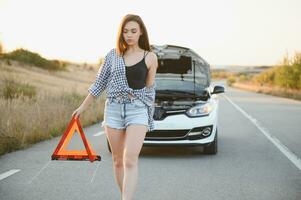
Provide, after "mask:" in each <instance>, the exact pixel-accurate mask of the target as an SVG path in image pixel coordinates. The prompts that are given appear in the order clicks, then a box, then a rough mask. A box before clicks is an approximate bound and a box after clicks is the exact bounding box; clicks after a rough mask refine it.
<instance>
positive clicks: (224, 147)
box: [0, 82, 301, 200]
mask: <svg viewBox="0 0 301 200" xmlns="http://www.w3.org/2000/svg"><path fill="white" fill-rule="evenodd" d="M213 84H223V85H224V82H221V83H218V82H215V83H213ZM225 90H226V93H225V94H220V95H219V99H220V106H219V109H220V110H219V125H218V130H219V135H218V136H219V137H218V145H219V146H218V153H217V154H216V155H204V154H202V148H201V147H187V148H184V147H181V148H179V147H178V148H175V147H143V149H142V151H141V154H140V157H139V178H138V186H137V191H136V193H135V198H134V199H137V200H138V199H139V200H186V199H187V200H188V199H189V200H200V199H202V200H203V199H204V200H207V199H208V200H221V199H223V200H236V199H237V200H251V199H252V200H300V199H301V164H300V163H301V161H300V158H301V125H300V124H301V102H300V101H295V100H290V99H286V98H280V97H273V96H270V95H264V94H257V93H253V92H246V91H243V90H239V89H233V88H229V87H227V86H225ZM84 132H85V134H86V137H87V138H88V141H89V142H90V144H91V146H92V147H93V149H94V150H95V151H96V152H97V153H98V154H100V155H101V158H102V160H101V161H95V162H93V163H91V162H89V161H51V160H50V156H51V154H52V153H53V151H54V149H55V147H56V146H57V144H58V141H59V140H60V137H57V138H55V139H52V140H49V141H44V142H41V143H39V144H36V145H34V146H33V147H31V148H29V149H26V150H20V151H16V152H12V153H8V154H6V155H4V156H2V157H0V199H1V200H15V199H18V200H19V199H20V200H21V199H22V200H27V199H28V200H33V199H43V200H50V199H51V200H52V199H55V200H60V199H62V200H69V199H72V200H77V199H87V200H94V199H95V200H96V199H103V200H111V199H112V200H120V199H121V198H120V193H119V189H118V187H117V184H116V182H115V179H114V174H113V168H112V158H111V154H110V152H109V151H108V149H107V144H106V137H105V135H104V134H103V132H102V129H101V127H100V123H98V124H96V125H94V126H91V127H87V128H84ZM82 147H83V145H82V144H81V141H80V140H79V137H78V136H77V135H75V136H74V138H73V139H72V142H71V144H70V149H72V148H76V149H78V148H82Z"/></svg>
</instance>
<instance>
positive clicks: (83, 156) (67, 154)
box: [51, 116, 101, 162]
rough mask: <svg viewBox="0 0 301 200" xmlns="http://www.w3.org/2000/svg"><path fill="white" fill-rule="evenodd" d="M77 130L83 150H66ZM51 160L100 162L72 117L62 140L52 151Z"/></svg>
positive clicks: (76, 121)
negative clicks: (83, 146)
mask: <svg viewBox="0 0 301 200" xmlns="http://www.w3.org/2000/svg"><path fill="white" fill-rule="evenodd" d="M75 130H78V132H79V133H80V136H81V138H82V140H83V143H84V145H85V148H86V149H85V150H66V149H65V148H66V147H67V146H68V144H69V143H70V140H71V138H72V136H73V134H74V132H75ZM51 160H90V161H91V162H93V161H95V160H98V161H100V160H101V157H100V156H99V155H96V152H95V151H94V150H93V149H92V148H91V146H90V144H89V142H88V141H87V139H86V137H85V134H84V131H83V129H82V128H81V125H80V122H79V119H78V118H75V117H74V116H73V117H72V119H71V121H70V123H69V124H68V127H67V130H66V131H65V132H64V134H63V135H62V138H61V140H60V142H59V144H58V146H57V147H56V149H55V150H54V152H53V154H52V156H51Z"/></svg>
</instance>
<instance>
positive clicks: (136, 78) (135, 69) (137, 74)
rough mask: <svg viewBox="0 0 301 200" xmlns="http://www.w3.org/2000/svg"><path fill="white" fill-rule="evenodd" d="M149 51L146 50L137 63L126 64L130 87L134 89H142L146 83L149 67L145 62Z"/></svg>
mask: <svg viewBox="0 0 301 200" xmlns="http://www.w3.org/2000/svg"><path fill="white" fill-rule="evenodd" d="M147 53H148V52H147ZM147 53H146V54H145V51H144V56H143V59H142V60H141V61H140V62H138V63H136V64H135V65H132V66H125V69H126V70H125V71H126V78H127V81H128V83H129V87H130V88H132V89H141V88H143V87H145V85H146V77H147V73H148V69H147V66H146V64H145V56H146V55H147ZM122 57H123V56H122Z"/></svg>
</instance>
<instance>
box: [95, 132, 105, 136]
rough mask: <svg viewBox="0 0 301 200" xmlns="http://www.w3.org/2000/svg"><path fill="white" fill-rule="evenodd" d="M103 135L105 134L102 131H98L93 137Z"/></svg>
mask: <svg viewBox="0 0 301 200" xmlns="http://www.w3.org/2000/svg"><path fill="white" fill-rule="evenodd" d="M104 133H105V132H104V131H100V132H98V133H95V134H94V135H93V136H95V137H97V136H100V135H102V134H104Z"/></svg>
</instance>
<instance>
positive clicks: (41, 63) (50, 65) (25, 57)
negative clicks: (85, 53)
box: [0, 48, 66, 70]
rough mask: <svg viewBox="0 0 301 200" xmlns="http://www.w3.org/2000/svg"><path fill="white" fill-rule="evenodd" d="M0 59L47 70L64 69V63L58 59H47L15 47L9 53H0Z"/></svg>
mask: <svg viewBox="0 0 301 200" xmlns="http://www.w3.org/2000/svg"><path fill="white" fill-rule="evenodd" d="M0 58H1V59H11V60H16V61H19V62H22V63H26V64H30V65H35V66H37V67H41V68H43V69H47V70H66V65H65V64H64V63H63V62H60V61H58V60H47V59H45V58H43V57H41V56H40V55H39V54H37V53H33V52H30V51H28V50H26V49H22V48H21V49H17V50H14V51H12V52H10V53H6V54H1V56H0Z"/></svg>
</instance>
